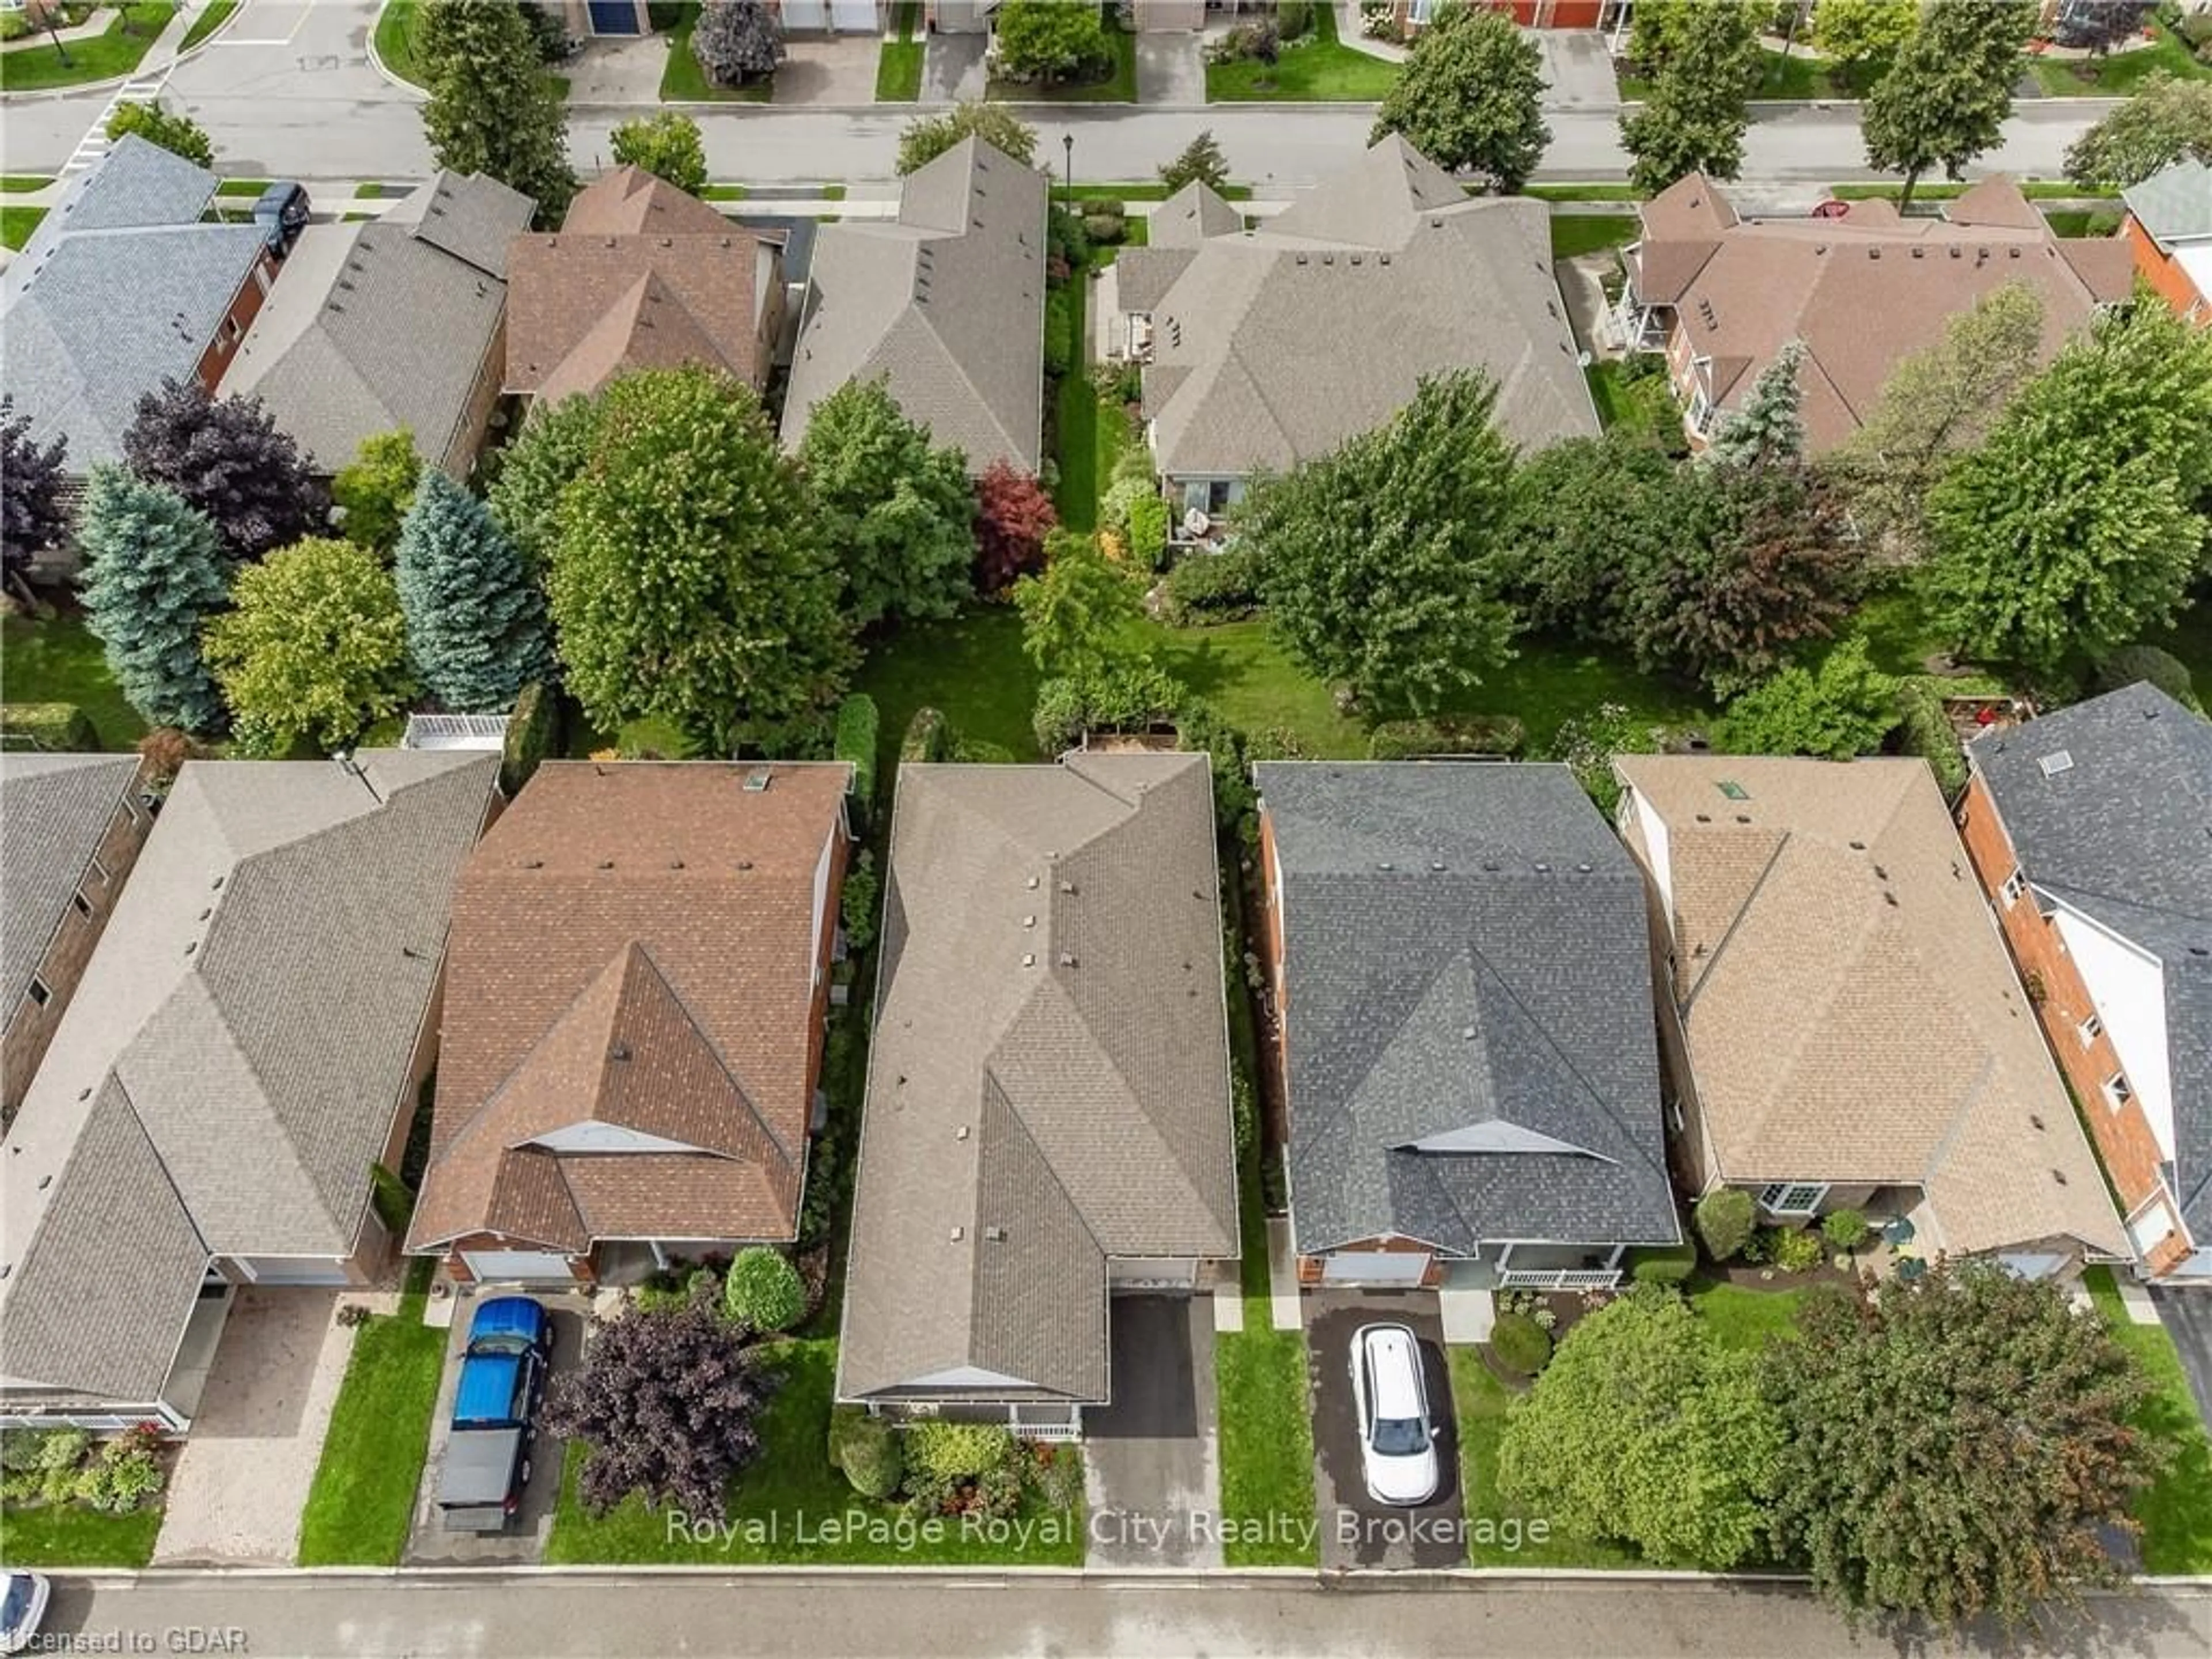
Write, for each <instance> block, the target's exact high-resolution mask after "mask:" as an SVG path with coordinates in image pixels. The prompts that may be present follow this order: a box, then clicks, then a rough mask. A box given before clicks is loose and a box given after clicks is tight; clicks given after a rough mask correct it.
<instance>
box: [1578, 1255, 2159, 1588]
mask: <svg viewBox="0 0 2212 1659" xmlns="http://www.w3.org/2000/svg"><path fill="white" fill-rule="evenodd" d="M1577 1340H1579V1333H1577ZM1769 1359H1770V1362H1771V1364H1770V1366H1769V1386H1770V1388H1771V1391H1772V1393H1773V1396H1774V1398H1775V1399H1776V1400H1777V1401H1778V1403H1779V1408H1780V1413H1781V1416H1782V1420H1783V1424H1784V1428H1785V1431H1786V1433H1785V1437H1784V1442H1783V1445H1782V1449H1781V1452H1780V1455H1779V1459H1778V1468H1777V1470H1776V1475H1777V1478H1776V1480H1775V1481H1774V1483H1773V1487H1772V1490H1773V1492H1774V1494H1775V1497H1774V1499H1773V1505H1772V1536H1773V1543H1774V1547H1775V1551H1776V1553H1777V1554H1778V1555H1779V1556H1780V1557H1781V1558H1782V1559H1785V1560H1802V1561H1805V1562H1807V1563H1808V1564H1809V1565H1810V1566H1811V1568H1812V1572H1813V1583H1814V1589H1816V1590H1817V1591H1818V1592H1819V1593H1820V1595H1822V1596H1823V1597H1824V1598H1825V1599H1826V1600H1827V1601H1831V1602H1832V1603H1834V1604H1835V1605H1837V1606H1838V1607H1841V1608H1843V1609H1844V1611H1845V1612H1847V1613H1854V1614H1856V1613H1902V1614H1920V1615H1923V1616H1925V1617H1927V1618H1929V1619H1931V1620H1935V1621H1936V1623H1937V1624H1938V1625H1941V1626H1944V1627H1946V1628H1955V1627H1956V1626H1960V1625H1962V1624H1964V1623H1966V1621H1968V1620H1972V1619H1975V1618H1978V1617H1980V1616H1982V1615H1984V1614H1985V1613H1986V1614H1993V1615H1995V1616H1996V1617H1997V1618H1999V1619H2001V1620H2004V1621H2006V1622H2007V1623H2013V1624H2016V1623H2018V1622H2020V1621H2021V1620H2026V1619H2028V1618H2032V1617H2033V1615H2034V1614H2035V1613H2036V1611H2037V1609H2038V1607H2039V1605H2040V1604H2042V1603H2045V1602H2046V1601H2054V1600H2057V1601H2070V1600H2072V1599H2075V1597H2076V1596H2078V1595H2079V1592H2080V1589H2081V1587H2083V1586H2086V1585H2093V1584H2109V1583H2116V1582H2118V1580H2119V1579H2120V1577H2122V1576H2123V1575H2122V1573H2121V1570H2120V1568H2119V1566H2118V1564H2117V1562H2116V1561H2115V1560H2114V1559H2113V1557H2112V1554H2111V1553H2110V1552H2109V1550H2108V1548H2107V1543H2106V1541H2107V1540H2108V1539H2109V1538H2110V1537H2112V1535H2114V1534H2134V1533H2135V1532H2136V1530H2137V1524H2136V1521H2135V1520H2134V1518H2133V1517H2132V1516H2130V1513H2129V1510H2130V1506H2131V1504H2132V1503H2133V1500H2134V1498H2135V1497H2136V1494H2137V1493H2138V1492H2141V1491H2142V1488H2143V1486H2145V1485H2146V1484H2148V1481H2149V1480H2151V1479H2152V1477H2153V1475H2154V1473H2155V1472H2156V1469H2157V1467H2158V1463H2159V1461H2160V1457H2159V1449H2158V1447H2157V1445H2156V1443H2154V1442H2153V1441H2151V1440H2150V1439H2149V1438H2148V1437H2146V1436H2145V1435H2143V1434H2142V1432H2141V1431H2139V1430H2137V1429H2136V1428H2134V1427H2132V1426H2130V1425H2131V1423H2132V1421H2133V1419H2134V1418H2135V1415H2136V1412H2137V1411H2138V1410H2139V1409H2140V1408H2141V1407H2142V1403H2143V1401H2144V1400H2145V1398H2146V1396H2147V1395H2148V1386H2147V1385H2146V1383H2145V1382H2144V1379H2143V1377H2142V1374H2141V1371H2140V1370H2139V1369H2138V1368H2137V1366H2136V1363H2135V1362H2134V1360H2133V1359H2132V1358H2131V1357H2130V1355H2129V1354H2128V1352H2126V1351H2125V1350H2124V1349H2123V1348H2122V1347H2121V1346H2119V1345H2118V1343H2117V1342H2116V1341H2114V1340H2113V1339H2112V1334H2111V1333H2110V1332H2109V1331H2108V1330H2107V1329H2106V1327H2105V1324H2104V1322H2103V1320H2102V1319H2101V1317H2100V1316H2098V1315H2097V1314H2095V1313H2093V1312H2077V1311H2076V1310H2075V1309H2074V1308H2073V1307H2072V1306H2071V1305H2070V1304H2069V1302H2068V1300H2067V1297H2066V1293H2065V1291H2064V1290H2063V1288H2062V1287H2061V1286H2059V1285H2056V1284H2054V1283H2052V1282H2051V1280H2048V1279H2018V1278H2015V1277H2014V1276H2013V1275H2012V1274H2011V1273H2007V1272H2005V1271H2004V1270H2003V1269H2002V1268H2001V1267H1996V1265H1994V1264H1991V1263H1984V1262H1973V1263H1968V1264H1966V1265H1963V1266H1956V1267H1954V1266H1951V1265H1949V1264H1948V1263H1946V1262H1943V1261H1938V1262H1937V1263H1936V1265H1935V1266H1934V1267H1932V1268H1931V1269H1930V1270H1929V1272H1928V1273H1927V1274H1926V1276H1925V1277H1923V1278H1922V1279H1920V1280H1919V1281H1918V1282H1917V1283H1906V1282H1904V1281H1901V1280H1896V1279H1892V1280H1890V1281H1889V1282H1887V1283H1886V1284H1884V1285H1881V1288H1880V1289H1879V1290H1878V1291H1876V1290H1871V1289H1868V1290H1862V1291H1860V1292H1859V1293H1858V1294H1857V1295H1856V1296H1847V1295H1845V1294H1844V1293H1843V1292H1841V1291H1818V1292H1815V1293H1814V1296H1813V1297H1810V1298H1808V1301H1807V1302H1806V1304H1805V1305H1804V1308H1803V1310H1802V1312H1801V1313H1800V1315H1799V1316H1798V1320H1797V1340H1796V1341H1795V1342H1792V1343H1789V1344H1786V1345H1778V1346H1775V1347H1773V1348H1771V1349H1770V1350H1769Z"/></svg>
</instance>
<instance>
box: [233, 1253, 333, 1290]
mask: <svg viewBox="0 0 2212 1659" xmlns="http://www.w3.org/2000/svg"><path fill="white" fill-rule="evenodd" d="M236 1261H237V1262H238V1265H239V1266H240V1267H241V1268H243V1269H244V1270H245V1271H246V1273H249V1274H250V1275H252V1279H253V1282H254V1283H255V1284H257V1285H344V1284H348V1283H349V1282H350V1281H349V1279H347V1278H346V1271H345V1264H344V1263H343V1262H339V1261H331V1260H329V1259H328V1258H327V1257H324V1256H285V1255H257V1256H240V1257H237V1258H236Z"/></svg>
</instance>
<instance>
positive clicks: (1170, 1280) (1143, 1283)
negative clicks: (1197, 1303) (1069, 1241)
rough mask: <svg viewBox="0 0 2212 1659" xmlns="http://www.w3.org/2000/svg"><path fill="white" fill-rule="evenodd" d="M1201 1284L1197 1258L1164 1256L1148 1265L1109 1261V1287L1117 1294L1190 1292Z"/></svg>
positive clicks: (1107, 1269) (1144, 1262)
mask: <svg viewBox="0 0 2212 1659" xmlns="http://www.w3.org/2000/svg"><path fill="white" fill-rule="evenodd" d="M1197 1283H1198V1259H1197V1258H1196V1257H1195V1256H1187V1255H1186V1256H1162V1257H1159V1258H1158V1259H1156V1260H1153V1261H1108V1262H1107V1264H1106V1285H1107V1288H1108V1289H1109V1290H1115V1291H1188V1290H1189V1289H1190V1288H1191V1287H1192V1286H1193V1285H1196V1284H1197Z"/></svg>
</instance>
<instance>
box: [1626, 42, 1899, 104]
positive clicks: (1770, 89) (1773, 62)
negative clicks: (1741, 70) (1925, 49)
mask: <svg viewBox="0 0 2212 1659" xmlns="http://www.w3.org/2000/svg"><path fill="white" fill-rule="evenodd" d="M1885 67H1886V65H1884V64H1881V63H1879V62H1876V63H1869V64H1866V65H1865V66H1864V67H1863V68H1861V69H1859V70H1857V71H1855V72H1853V73H1850V74H1846V73H1845V72H1844V70H1843V69H1842V68H1841V67H1839V66H1838V65H1837V64H1833V63H1831V62H1829V61H1828V60H1827V59H1826V58H1799V57H1796V56H1794V55H1793V56H1790V57H1786V58H1785V57H1784V56H1783V54H1782V53H1780V52H1776V51H1774V50H1772V49H1771V48H1770V47H1762V48H1760V50H1759V84H1758V85H1756V86H1754V87H1753V88H1752V90H1751V95H1752V96H1753V98H1767V99H1773V100H1777V101H1781V102H1788V101H1790V100H1811V99H1816V98H1818V99H1830V100H1833V99H1845V100H1848V99H1853V98H1863V97H1864V96H1865V95H1866V89H1867V88H1869V87H1870V86H1872V85H1873V84H1874V83H1875V82H1876V81H1879V80H1880V79H1881V76H1882V72H1883V70H1884V68H1885ZM1615 78H1616V79H1617V80H1618V81H1619V82H1620V98H1621V101H1622V102H1623V103H1638V102H1641V101H1642V100H1644V99H1646V98H1649V97H1650V95H1651V83H1650V82H1649V81H1647V80H1644V78H1643V77H1642V76H1636V75H1629V74H1626V73H1623V74H1620V75H1618V76H1616V77H1615Z"/></svg>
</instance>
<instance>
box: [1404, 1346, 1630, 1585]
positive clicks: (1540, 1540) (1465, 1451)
mask: <svg viewBox="0 0 2212 1659" xmlns="http://www.w3.org/2000/svg"><path fill="white" fill-rule="evenodd" d="M1444 1360H1445V1363H1446V1364H1448V1365H1449V1367H1450V1368H1451V1389H1452V1414H1453V1417H1454V1419H1455V1421H1456V1422H1457V1424H1458V1426H1459V1481H1460V1499H1461V1503H1462V1507H1463V1509H1464V1510H1465V1512H1466V1515H1467V1518H1468V1520H1469V1521H1470V1522H1488V1523H1489V1524H1488V1525H1487V1526H1471V1527H1469V1528H1468V1549H1467V1553H1468V1562H1469V1563H1470V1564H1471V1565H1474V1566H1478V1567H1613V1568H1619V1567H1633V1566H1636V1565H1638V1559H1637V1556H1636V1553H1635V1552H1634V1551H1633V1550H1631V1549H1627V1548H1626V1547H1623V1546H1621V1545H1618V1544H1609V1543H1605V1542H1601V1541H1595V1540H1591V1539H1587V1538H1574V1537H1570V1536H1569V1535H1567V1534H1565V1533H1554V1532H1553V1530H1552V1528H1551V1525H1550V1523H1549V1522H1540V1521H1539V1520H1538V1519H1537V1517H1534V1516H1525V1515H1522V1514H1521V1513H1520V1512H1519V1511H1518V1510H1514V1509H1512V1508H1511V1507H1510V1506H1509V1505H1508V1504H1506V1503H1505V1501H1504V1499H1503V1498H1500V1497H1499V1496H1498V1447H1499V1445H1500V1444H1501V1443H1502V1442H1503V1439H1504V1432H1505V1412H1506V1407H1509V1406H1510V1405H1511V1404H1512V1403H1513V1395H1511V1394H1510V1393H1508V1392H1507V1390H1506V1388H1505V1385H1504V1383H1500V1382H1499V1381H1498V1379H1497V1378H1496V1377H1495V1376H1492V1375H1491V1374H1490V1368H1489V1367H1488V1366H1487V1365H1485V1364H1483V1363H1482V1356H1481V1355H1480V1353H1478V1352H1475V1351H1474V1349H1473V1348H1468V1347H1450V1348H1446V1349H1445V1350H1444ZM1539 1526H1541V1528H1542V1530H1543V1534H1544V1535H1543V1536H1541V1537H1538V1536H1536V1535H1535V1534H1536V1528H1538V1527H1539Z"/></svg>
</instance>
